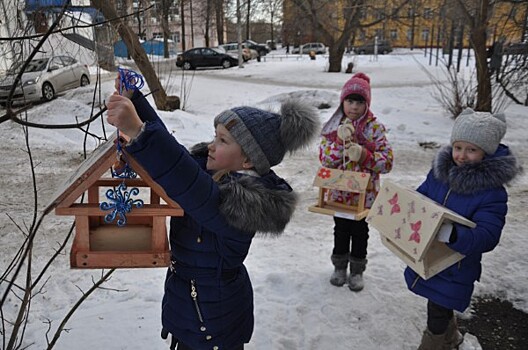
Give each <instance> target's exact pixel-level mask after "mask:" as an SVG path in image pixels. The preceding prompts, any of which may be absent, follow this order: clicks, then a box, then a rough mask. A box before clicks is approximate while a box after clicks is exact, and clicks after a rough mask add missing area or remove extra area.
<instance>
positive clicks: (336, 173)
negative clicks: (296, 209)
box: [308, 167, 370, 220]
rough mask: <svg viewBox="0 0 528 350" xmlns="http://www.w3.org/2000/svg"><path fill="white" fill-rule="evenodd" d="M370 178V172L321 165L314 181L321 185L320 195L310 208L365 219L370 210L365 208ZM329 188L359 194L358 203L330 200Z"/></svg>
mask: <svg viewBox="0 0 528 350" xmlns="http://www.w3.org/2000/svg"><path fill="white" fill-rule="evenodd" d="M369 179H370V174H368V173H360V172H355V171H348V170H340V169H330V168H325V167H320V168H319V170H318V171H317V175H316V176H315V179H314V182H313V185H314V186H316V187H319V197H318V200H317V204H315V205H312V206H311V207H309V208H308V210H309V211H312V212H314V213H320V214H326V215H332V216H337V217H342V218H346V219H351V220H361V219H363V218H364V217H366V216H367V214H368V212H369V209H368V208H365V197H366V190H367V186H368V184H369ZM329 190H339V191H343V192H351V193H355V194H357V196H358V201H357V205H352V204H350V205H349V204H344V203H337V202H335V201H332V200H330V199H329Z"/></svg>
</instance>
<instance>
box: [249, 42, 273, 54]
mask: <svg viewBox="0 0 528 350" xmlns="http://www.w3.org/2000/svg"><path fill="white" fill-rule="evenodd" d="M244 44H246V45H247V47H249V48H250V49H254V50H257V52H258V54H259V56H266V54H267V53H268V52H269V49H268V48H267V47H266V45H261V44H258V43H256V42H254V41H253V40H250V39H247V40H244Z"/></svg>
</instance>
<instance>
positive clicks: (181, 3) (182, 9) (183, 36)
mask: <svg viewBox="0 0 528 350" xmlns="http://www.w3.org/2000/svg"><path fill="white" fill-rule="evenodd" d="M184 4H185V1H184V0H180V17H181V37H180V41H181V50H182V52H183V51H185V48H186V45H185V6H184Z"/></svg>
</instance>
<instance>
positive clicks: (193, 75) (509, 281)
mask: <svg viewBox="0 0 528 350" xmlns="http://www.w3.org/2000/svg"><path fill="white" fill-rule="evenodd" d="M280 53H281V52H280V51H272V52H271V53H270V54H268V56H266V58H265V59H263V60H262V61H261V62H256V61H250V62H249V63H247V64H245V65H244V68H238V67H235V68H230V69H227V70H223V69H216V70H202V71H196V72H185V75H182V72H181V71H178V72H173V73H172V74H171V75H170V76H169V75H167V76H162V77H161V81H162V84H164V86H167V90H168V93H169V94H176V95H179V96H181V97H182V99H183V101H182V106H183V107H184V110H177V111H173V112H163V111H161V112H159V113H160V116H161V117H162V118H163V120H164V122H165V123H166V125H167V127H168V128H169V129H170V130H171V131H172V132H173V134H174V136H175V137H176V138H177V139H178V140H179V141H180V142H181V143H182V144H184V145H186V146H191V145H193V144H195V143H197V142H201V141H208V140H210V139H211V138H212V137H213V133H214V130H213V118H214V117H215V116H216V115H217V114H218V113H220V112H221V111H223V110H225V109H228V108H231V107H235V106H241V105H250V106H256V107H261V108H271V109H273V108H277V106H278V104H277V101H278V100H280V99H281V98H282V97H284V96H285V95H290V96H294V97H298V98H301V99H303V100H304V101H305V103H308V104H311V105H313V106H316V107H317V106H321V105H325V104H326V105H328V106H330V108H326V109H319V110H318V111H319V116H320V118H321V121H323V122H324V121H326V120H327V119H328V118H329V117H330V116H331V114H332V113H333V111H334V110H335V109H336V108H337V106H338V104H339V93H340V90H341V87H342V86H343V84H344V83H345V81H346V80H347V79H349V78H350V77H351V75H350V74H346V73H344V69H343V72H341V73H328V72H327V68H328V61H327V57H324V56H317V59H316V60H310V59H308V56H306V55H304V56H302V57H301V56H297V55H295V56H293V55H290V56H288V57H286V56H285V55H282V54H280ZM349 62H354V66H355V68H354V72H358V71H361V72H364V73H366V74H368V75H369V76H370V78H371V86H372V111H373V112H374V114H375V115H376V116H377V117H378V119H379V120H380V121H381V122H382V123H384V124H385V126H386V127H387V129H388V134H387V137H388V139H389V141H390V142H391V144H392V146H393V149H394V154H395V163H394V168H393V170H392V172H391V173H389V174H386V175H383V176H382V181H384V180H390V181H392V182H395V183H397V184H399V185H401V186H405V187H408V188H416V187H417V186H418V185H419V184H420V183H421V182H422V181H423V180H424V179H425V176H426V174H427V172H428V170H429V167H430V164H431V160H432V159H433V157H434V155H435V153H436V149H424V148H422V147H420V146H419V143H422V142H432V143H435V144H438V145H443V144H446V143H447V142H448V140H449V136H450V131H451V127H452V125H453V120H452V119H451V118H450V117H449V116H448V115H447V113H446V112H445V111H444V109H443V108H442V106H441V105H440V104H439V103H438V101H437V100H436V99H435V98H434V97H433V92H434V90H435V89H434V86H433V84H432V83H431V80H430V78H429V76H428V74H426V73H425V71H427V72H429V73H430V74H432V75H433V76H435V77H436V78H437V79H439V80H440V81H445V71H444V69H442V68H441V65H438V66H436V65H435V64H434V63H435V60H433V65H432V66H430V65H429V58H428V57H424V53H423V52H422V51H420V50H415V51H408V50H403V49H396V50H395V51H394V52H393V53H392V54H390V55H386V56H379V57H378V58H377V59H375V58H374V57H372V56H345V57H344V58H343V67H346V65H347V64H348V63H349ZM470 62H471V59H470ZM123 64H125V63H123ZM92 68H93V67H92ZM462 69H463V74H465V75H466V76H471V75H472V74H474V71H473V68H472V67H465V66H463V67H462ZM93 72H95V69H93ZM112 77H113V73H109V74H104V78H105V81H104V82H103V84H102V85H101V96H103V98H104V96H108V95H109V94H111V93H112V91H113V81H112ZM94 81H95V79H92V84H91V85H89V86H86V87H83V88H78V89H75V90H71V91H69V92H67V93H65V94H63V95H61V96H59V97H58V98H56V99H55V100H53V101H51V102H49V103H43V104H39V105H37V106H35V107H34V108H32V109H31V110H29V112H28V115H27V117H28V119H29V120H30V121H33V122H40V123H47V124H62V123H73V122H75V120H76V119H79V120H83V119H86V118H87V116H89V114H90V111H91V105H90V103H91V101H92V98H93V95H94V93H93V89H94V84H93V82H94ZM147 91H148V87H146V88H144V92H147ZM505 113H506V117H507V122H508V131H507V133H506V136H505V138H504V140H503V141H504V142H505V143H506V144H508V145H509V146H511V147H512V149H513V150H514V151H515V150H517V152H516V153H517V155H518V156H519V159H520V161H521V162H524V164H527V160H528V156H527V155H526V154H524V153H522V151H523V150H524V149H525V148H526V147H527V146H528V141H527V137H526V130H527V129H528V118H526V114H527V109H526V107H522V106H517V105H513V104H509V105H507V106H506V108H505ZM0 114H2V110H0ZM104 124H105V125H104V130H105V131H106V133H107V134H109V133H111V132H113V131H114V129H113V128H112V127H111V126H109V125H107V124H106V121H104ZM90 132H92V133H94V134H97V135H102V134H103V125H102V123H101V122H100V121H97V122H95V123H93V124H92V125H91V126H90ZM0 133H1V135H2V136H1V139H2V144H3V147H1V148H0V162H1V164H2V167H1V168H0V188H1V189H2V196H1V199H0V211H1V213H2V214H1V215H0V237H1V240H2V244H1V245H0V262H1V265H0V266H1V267H0V271H2V273H3V272H4V271H5V269H6V266H7V265H8V264H9V262H10V261H11V259H12V257H13V255H14V254H15V252H16V249H17V248H18V247H19V246H20V244H21V241H22V239H23V236H22V234H21V233H20V232H19V230H18V229H17V226H19V227H22V228H23V227H25V225H28V224H29V223H30V222H31V219H32V208H33V206H34V204H33V197H32V187H31V183H30V172H29V163H28V156H27V153H26V152H25V146H24V134H23V131H22V129H21V127H20V126H19V125H17V124H16V123H13V122H7V123H3V124H2V125H0ZM28 138H29V142H30V145H31V147H32V156H33V161H34V162H35V164H36V174H37V188H38V193H39V202H38V204H37V206H38V208H39V210H40V211H41V210H42V209H43V208H44V207H45V206H46V205H47V204H48V203H49V201H50V200H51V199H52V198H54V196H55V195H56V192H57V191H58V190H59V189H60V188H61V185H62V184H63V183H64V182H65V181H66V180H67V179H68V177H69V176H71V174H72V172H74V171H75V169H76V168H77V167H78V165H79V164H80V163H81V161H82V152H83V143H82V141H83V138H84V134H83V133H82V132H81V131H79V130H71V129H70V130H49V129H30V130H29V135H28ZM96 144H97V142H96V141H95V140H94V139H93V138H91V137H88V138H87V149H88V150H93V149H94V147H95V146H96ZM318 167H319V162H318V142H317V140H316V141H314V142H313V143H312V144H311V145H309V147H307V148H306V149H304V150H302V151H299V152H297V153H295V154H293V155H291V156H287V157H286V158H285V160H284V161H283V163H282V164H280V165H278V166H276V167H275V168H274V170H275V171H276V172H277V174H278V175H279V176H281V177H284V178H285V179H286V180H287V181H288V182H289V183H290V185H291V186H292V187H293V188H294V190H295V191H297V192H298V194H299V195H300V202H299V205H298V207H297V210H296V213H295V214H294V216H293V218H292V220H291V222H290V223H289V225H288V226H287V228H286V230H285V231H284V233H283V234H282V235H281V237H279V238H270V237H257V238H255V239H254V241H253V244H252V246H251V249H250V252H249V255H248V257H247V259H246V262H245V263H246V266H247V269H248V271H249V274H250V277H251V281H252V284H253V288H254V297H255V330H254V333H253V337H252V339H251V342H250V343H249V344H247V345H246V349H249V350H257V349H258V350H261V349H273V350H290V349H292V350H293V349H314V350H315V349H333V350H348V349H351V348H354V349H359V350H370V349H373V350H374V349H387V350H389V349H390V350H403V349H416V347H417V346H418V344H419V342H420V338H421V334H422V331H423V330H424V328H425V326H426V325H425V324H426V300H425V299H423V298H421V297H419V296H416V295H414V294H413V293H411V292H410V291H408V290H407V287H406V285H405V281H404V278H403V270H404V268H405V264H404V263H403V262H402V261H401V260H400V259H399V258H398V257H397V256H396V255H394V254H393V253H391V251H389V250H388V249H387V248H386V247H385V246H384V245H383V244H382V243H381V240H380V234H379V232H378V231H376V229H375V228H372V227H371V231H370V240H369V247H368V256H367V258H368V265H367V270H366V272H365V274H364V280H365V288H364V290H363V291H361V292H359V293H354V292H351V291H350V290H349V289H348V288H347V287H346V286H344V287H334V286H332V285H331V284H330V283H329V278H330V275H331V273H332V271H333V266H332V264H331V262H330V255H331V250H332V245H333V234H332V232H333V220H332V217H331V216H329V215H323V214H316V213H312V212H310V211H308V207H309V206H311V205H313V204H315V202H316V200H317V196H318V188H316V187H314V186H313V185H312V183H313V180H314V176H315V174H316V171H317V169H318ZM508 192H509V195H510V197H509V213H508V217H507V223H506V226H505V228H504V231H503V236H502V239H501V242H500V244H499V245H498V247H497V248H496V249H495V250H493V251H492V252H490V253H487V254H485V255H484V257H483V261H482V264H483V273H482V277H481V281H480V283H476V285H475V292H474V295H475V296H484V295H494V296H497V297H499V298H501V299H504V300H508V301H510V302H511V303H513V305H514V307H516V308H518V309H520V310H523V311H524V312H528V279H527V278H526V271H527V270H528V260H527V259H525V256H526V250H527V249H528V235H527V234H526V233H527V232H526V220H527V213H526V209H525V208H526V205H527V204H528V202H527V198H528V196H527V194H528V177H527V175H526V174H525V175H523V176H522V177H520V178H519V179H517V181H516V182H514V183H513V184H512V185H511V186H510V187H508ZM72 221H73V218H72V217H69V216H56V215H54V214H53V213H52V214H50V215H48V216H47V217H46V218H45V220H44V221H43V223H42V228H41V230H40V231H39V234H38V235H37V237H36V241H35V246H34V258H33V264H34V270H35V271H38V269H40V268H42V266H44V264H45V263H46V262H47V261H48V259H49V258H50V256H51V255H52V254H53V253H54V252H55V251H56V249H57V247H58V246H59V243H60V242H62V240H63V239H64V237H65V236H66V234H67V232H68V229H69V227H70V225H71V223H72ZM70 244H71V242H69V243H68V246H67V247H66V251H65V252H64V253H63V254H61V255H60V256H59V257H58V258H57V259H56V260H55V262H54V263H53V265H52V266H51V268H50V270H49V271H48V273H47V274H46V275H45V279H44V280H46V283H45V285H44V286H42V288H41V289H40V290H39V293H36V295H35V296H34V298H33V299H32V303H31V310H30V315H29V322H28V325H27V329H26V332H25V338H24V345H30V347H29V349H45V348H46V333H47V331H48V326H49V327H50V328H51V331H50V334H51V333H54V332H55V329H56V328H57V326H58V325H59V323H60V322H61V320H62V319H63V318H64V316H65V315H66V314H67V312H68V310H69V309H70V308H71V307H72V305H73V304H74V303H75V302H76V301H77V299H78V298H79V297H80V296H81V295H82V291H86V290H87V289H88V288H90V287H91V286H92V281H93V280H97V279H98V278H99V277H100V276H101V274H102V271H101V270H74V269H70V266H69V248H70ZM105 271H106V270H105ZM164 276H165V269H164V268H152V269H120V270H116V271H115V272H114V273H113V274H112V276H111V279H110V281H108V282H107V283H105V284H104V289H99V290H97V291H96V292H95V293H94V294H92V295H91V296H90V297H89V298H88V300H86V301H85V302H84V303H83V304H82V305H81V306H80V307H79V309H78V310H77V311H76V312H75V314H74V315H73V317H72V318H71V320H70V321H69V322H68V324H67V325H66V328H67V332H64V333H62V335H61V337H60V338H59V341H58V343H57V344H56V346H55V348H54V349H57V350H71V349H76V350H88V349H94V348H98V349H110V350H120V349H127V350H136V349H137V350H140V349H141V350H143V349H149V350H150V349H151V350H161V349H167V348H168V345H167V344H166V343H165V342H164V341H163V340H162V339H161V338H160V336H159V333H160V329H161V322H160V311H161V298H162V294H163V281H164ZM4 289H5V284H4V283H3V284H2V285H0V292H2V294H3V291H4ZM18 303H19V300H18V299H17V298H16V297H15V296H14V295H11V296H10V297H9V299H8V300H7V302H6V305H4V309H3V312H4V314H5V315H6V316H7V317H11V318H14V317H15V316H14V315H15V312H16V310H17V305H18ZM471 314H472V311H471V307H469V308H468V309H467V310H466V311H465V312H464V313H463V314H458V316H459V317H463V318H468V317H471ZM50 320H51V325H50ZM50 334H48V337H49V336H50ZM461 349H463V350H470V349H475V350H478V349H481V347H480V345H479V343H478V339H477V338H476V337H475V336H473V335H471V334H466V337H465V341H464V344H463V345H462V346H461Z"/></svg>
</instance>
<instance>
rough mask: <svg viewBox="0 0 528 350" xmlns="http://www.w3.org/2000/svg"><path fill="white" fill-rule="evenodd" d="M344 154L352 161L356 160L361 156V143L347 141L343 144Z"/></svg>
mask: <svg viewBox="0 0 528 350" xmlns="http://www.w3.org/2000/svg"><path fill="white" fill-rule="evenodd" d="M345 147H346V148H345V151H344V152H345V154H346V155H347V156H348V159H349V160H351V161H352V162H357V161H358V160H359V159H360V158H361V154H362V153H363V147H361V145H358V144H357V143H354V142H352V143H349V144H346V145H345Z"/></svg>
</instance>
